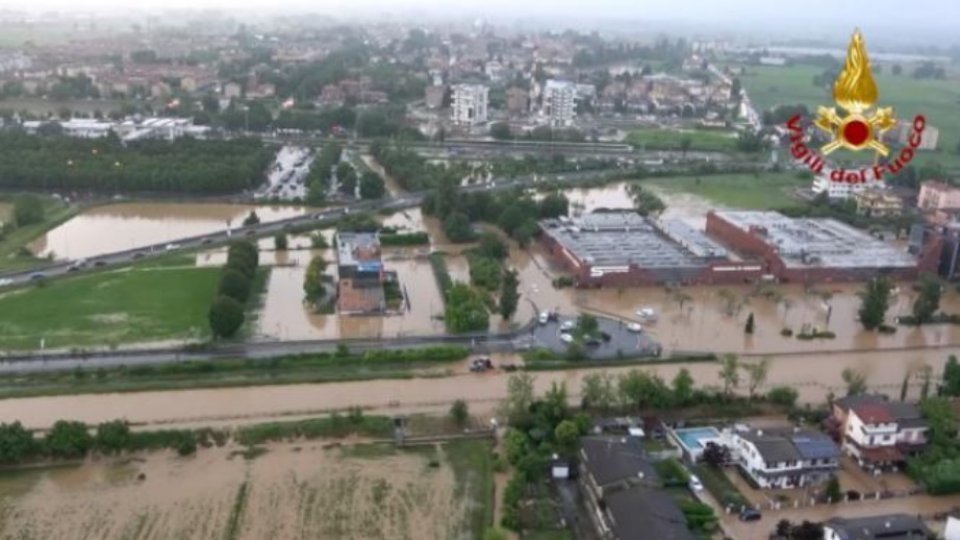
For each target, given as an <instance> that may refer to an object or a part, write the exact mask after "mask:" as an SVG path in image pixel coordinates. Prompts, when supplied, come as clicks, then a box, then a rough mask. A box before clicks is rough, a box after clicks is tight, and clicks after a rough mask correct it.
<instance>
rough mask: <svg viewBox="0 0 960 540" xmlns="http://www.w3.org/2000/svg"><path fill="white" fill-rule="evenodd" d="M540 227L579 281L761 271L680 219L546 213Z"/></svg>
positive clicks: (714, 279) (684, 278)
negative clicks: (555, 216)
mask: <svg viewBox="0 0 960 540" xmlns="http://www.w3.org/2000/svg"><path fill="white" fill-rule="evenodd" d="M540 227H541V230H542V232H543V234H542V239H543V242H544V245H545V246H546V248H547V249H548V250H549V251H550V253H551V254H553V255H554V256H555V258H556V259H557V260H558V261H560V262H561V264H563V265H565V266H566V267H567V269H568V270H570V271H571V272H573V274H574V276H575V281H576V284H577V286H579V287H599V286H631V285H658V284H691V283H744V282H748V281H753V280H756V279H759V278H760V277H761V275H762V270H763V266H762V265H761V264H759V263H744V262H741V261H736V260H734V259H733V258H731V256H730V254H729V253H728V251H727V250H726V249H725V248H724V247H723V246H721V245H720V244H718V243H717V242H715V241H713V240H711V239H710V238H708V237H707V236H705V235H704V234H703V233H702V232H700V231H698V230H696V229H694V228H692V227H690V226H689V225H686V224H685V223H683V222H682V221H679V220H654V219H648V218H644V217H641V216H639V215H637V214H636V213H635V212H632V211H627V212H603V213H591V214H586V215H584V216H582V217H580V218H576V219H569V218H561V219H547V220H543V221H541V222H540Z"/></svg>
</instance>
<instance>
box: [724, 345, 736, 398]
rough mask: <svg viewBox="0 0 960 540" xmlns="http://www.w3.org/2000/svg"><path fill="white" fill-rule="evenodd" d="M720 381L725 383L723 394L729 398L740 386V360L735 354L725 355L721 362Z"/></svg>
mask: <svg viewBox="0 0 960 540" xmlns="http://www.w3.org/2000/svg"><path fill="white" fill-rule="evenodd" d="M720 380H721V381H723V393H724V395H726V396H727V397H729V396H731V395H733V391H734V390H736V388H737V387H738V386H739V385H740V360H739V359H738V358H737V355H735V354H725V355H724V356H723V358H722V359H721V360H720Z"/></svg>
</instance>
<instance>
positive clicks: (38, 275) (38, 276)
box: [30, 272, 47, 281]
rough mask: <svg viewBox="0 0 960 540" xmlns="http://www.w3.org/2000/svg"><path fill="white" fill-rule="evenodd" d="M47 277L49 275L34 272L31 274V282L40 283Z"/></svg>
mask: <svg viewBox="0 0 960 540" xmlns="http://www.w3.org/2000/svg"><path fill="white" fill-rule="evenodd" d="M45 277H47V275H46V274H44V273H42V272H34V273H32V274H30V281H40V280H41V279H43V278H45Z"/></svg>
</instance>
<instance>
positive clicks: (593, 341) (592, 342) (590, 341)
mask: <svg viewBox="0 0 960 540" xmlns="http://www.w3.org/2000/svg"><path fill="white" fill-rule="evenodd" d="M584 344H585V345H586V346H587V347H599V346H600V340H599V339H597V338H595V337H592V338H587V340H586V341H584Z"/></svg>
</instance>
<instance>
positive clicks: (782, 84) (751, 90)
mask: <svg viewBox="0 0 960 540" xmlns="http://www.w3.org/2000/svg"><path fill="white" fill-rule="evenodd" d="M747 69H748V74H746V75H743V76H741V77H740V80H741V82H742V83H743V87H744V88H745V89H746V90H747V93H748V94H749V95H750V99H751V100H753V103H754V105H755V106H756V107H757V109H758V110H759V111H763V110H766V109H769V108H771V107H774V106H776V105H793V104H798V103H803V104H805V105H806V106H807V107H808V108H809V109H810V110H811V111H814V110H816V107H817V106H819V105H830V104H831V103H832V102H833V98H832V96H831V95H830V92H829V91H828V90H826V89H822V88H818V87H816V86H814V85H813V78H814V76H816V75H818V74H820V73H821V72H822V71H823V68H820V67H816V66H810V65H803V64H797V65H793V66H749V67H748V68H747ZM889 70H890V66H889V65H885V66H883V72H882V73H881V74H879V75H876V76H875V79H876V81H877V87H878V90H879V94H880V98H879V99H880V103H879V104H880V105H882V106H892V107H893V108H894V111H895V114H896V116H897V118H898V119H900V120H910V119H912V118H913V117H914V116H916V115H917V114H923V115H924V116H925V117H926V118H927V122H928V123H929V125H932V126H935V127H937V128H938V129H939V130H940V144H939V149H938V150H937V151H935V152H921V153H920V154H919V155H918V157H917V163H922V162H924V161H939V162H941V163H942V164H944V165H953V166H956V165H960V154H957V152H956V150H957V145H958V143H960V81H957V80H956V79H952V80H951V79H947V80H933V79H914V78H913V77H911V76H910V75H909V72H910V69H909V68H905V69H904V73H903V74H902V75H896V76H894V75H893V74H891V73H890V71H889Z"/></svg>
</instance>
